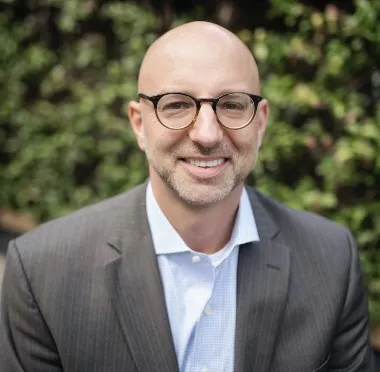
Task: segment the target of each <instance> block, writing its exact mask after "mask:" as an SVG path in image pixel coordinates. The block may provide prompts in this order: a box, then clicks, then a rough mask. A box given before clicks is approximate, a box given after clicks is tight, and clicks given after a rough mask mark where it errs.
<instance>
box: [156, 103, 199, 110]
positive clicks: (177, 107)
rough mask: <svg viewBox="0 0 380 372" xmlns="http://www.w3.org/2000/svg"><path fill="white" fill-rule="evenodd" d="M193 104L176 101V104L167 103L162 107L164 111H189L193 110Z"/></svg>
mask: <svg viewBox="0 0 380 372" xmlns="http://www.w3.org/2000/svg"><path fill="white" fill-rule="evenodd" d="M191 106H192V105H191V104H190V103H189V102H184V101H176V102H167V103H165V105H164V106H163V107H162V109H163V110H164V111H167V110H173V111H176V110H187V109H189V108H191Z"/></svg>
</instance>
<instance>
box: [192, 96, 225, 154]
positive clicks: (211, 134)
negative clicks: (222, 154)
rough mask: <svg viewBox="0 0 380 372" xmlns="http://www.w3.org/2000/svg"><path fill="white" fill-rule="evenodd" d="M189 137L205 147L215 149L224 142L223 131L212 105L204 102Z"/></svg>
mask: <svg viewBox="0 0 380 372" xmlns="http://www.w3.org/2000/svg"><path fill="white" fill-rule="evenodd" d="M189 137H190V139H191V140H192V141H194V142H197V143H199V144H200V145H202V146H203V147H213V146H215V145H217V144H219V143H220V142H221V141H222V138H223V129H222V128H221V126H220V125H219V123H218V121H217V119H216V115H215V112H214V110H213V108H212V106H211V105H210V103H206V102H204V103H203V102H202V104H201V108H200V110H199V113H198V117H197V119H196V121H195V122H194V124H193V125H192V126H191V128H190V131H189Z"/></svg>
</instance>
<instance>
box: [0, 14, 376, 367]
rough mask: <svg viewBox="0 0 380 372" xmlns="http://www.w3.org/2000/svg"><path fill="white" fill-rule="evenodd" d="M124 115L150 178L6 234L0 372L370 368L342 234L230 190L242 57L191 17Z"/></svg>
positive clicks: (238, 158)
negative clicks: (31, 227)
mask: <svg viewBox="0 0 380 372" xmlns="http://www.w3.org/2000/svg"><path fill="white" fill-rule="evenodd" d="M138 89H139V98H140V99H139V101H138V102H131V103H130V106H129V117H130V122H131V125H132V128H133V131H134V133H135V134H136V138H137V141H138V144H139V146H140V148H141V149H142V150H143V151H145V153H146V156H147V159H148V162H149V172H150V179H149V181H148V183H147V184H144V185H142V186H139V187H137V188H135V189H133V190H132V191H130V192H127V193H126V194H123V195H120V196H117V197H115V198H113V199H111V200H108V201H105V202H102V203H100V204H97V205H95V206H91V207H88V208H85V209H83V210H81V211H79V212H76V213H74V214H73V215H71V216H68V217H64V218H61V219H58V220H56V221H53V222H49V223H47V224H45V225H43V226H41V227H39V228H38V229H36V230H34V231H33V232H31V233H28V234H26V235H24V236H22V237H20V238H18V239H16V240H15V241H13V242H12V243H11V244H10V247H9V253H8V261H7V267H6V273H5V278H4V286H3V300H2V321H1V350H2V353H1V357H0V369H1V370H2V371H38V372H44V371H62V370H64V371H70V372H73V371H81V372H83V371H107V372H108V371H128V372H130V371H141V372H150V371H160V372H171V371H181V372H182V371H183V372H194V371H198V372H202V371H203V372H207V371H210V372H211V371H213V372H232V371H239V372H243V371H244V372H248V371H255V372H263V371H267V372H286V371H289V372H307V371H310V372H311V371H346V372H348V371H350V372H353V371H371V368H372V367H371V363H372V362H371V360H372V359H371V358H372V357H371V352H370V348H369V346H368V313H367V299H366V295H365V292H364V289H363V279H362V273H361V269H360V266H359V261H358V253H357V250H356V248H355V244H354V242H353V239H352V237H351V235H350V233H349V232H348V231H347V230H346V229H344V228H342V227H339V226H338V225H335V224H333V223H331V222H328V221H327V220H325V219H323V218H321V217H317V216H315V215H312V214H309V213H305V212H299V211H294V210H291V209H288V208H286V207H285V206H283V205H281V204H278V203H276V202H275V201H273V200H271V199H269V198H268V197H265V196H263V195H261V194H259V193H257V192H256V191H254V190H253V189H251V188H248V187H247V188H246V187H244V180H245V179H246V177H247V176H248V174H249V173H250V172H251V171H252V169H253V168H254V166H255V163H256V159H257V153H258V149H259V147H260V145H261V143H262V139H263V135H264V132H265V129H266V126H267V119H268V114H269V107H268V102H267V101H266V100H265V99H263V98H262V97H261V96H260V82H259V75H258V71H257V67H256V63H255V61H254V59H253V57H252V56H251V54H250V53H249V51H248V49H247V48H246V47H245V46H244V45H243V44H242V43H241V42H240V41H239V40H238V39H237V37H236V36H234V35H233V34H231V33H230V32H229V31H227V30H225V29H223V28H221V27H219V26H217V25H213V24H209V23H203V22H194V23H189V24H186V25H183V26H181V27H178V28H176V29H174V30H172V31H170V32H168V33H167V34H165V35H164V36H162V37H161V38H160V39H159V40H157V41H156V42H155V43H154V44H153V45H152V46H151V47H150V49H149V50H148V52H147V54H146V56H145V58H144V61H143V63H142V66H141V70H140V75H139V81H138Z"/></svg>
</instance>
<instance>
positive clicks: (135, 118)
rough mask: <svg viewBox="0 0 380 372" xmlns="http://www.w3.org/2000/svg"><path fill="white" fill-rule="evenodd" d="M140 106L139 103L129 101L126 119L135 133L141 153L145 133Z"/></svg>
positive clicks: (143, 149)
mask: <svg viewBox="0 0 380 372" xmlns="http://www.w3.org/2000/svg"><path fill="white" fill-rule="evenodd" d="M140 105H141V104H140V102H136V101H131V102H130V103H129V105H128V117H129V122H130V124H131V127H132V129H133V132H134V133H135V136H136V140H137V144H138V145H139V147H140V149H141V150H142V151H145V133H144V125H143V122H142V114H141V107H140Z"/></svg>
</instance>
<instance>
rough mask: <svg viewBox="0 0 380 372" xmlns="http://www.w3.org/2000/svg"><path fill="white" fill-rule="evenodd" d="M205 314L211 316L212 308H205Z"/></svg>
mask: <svg viewBox="0 0 380 372" xmlns="http://www.w3.org/2000/svg"><path fill="white" fill-rule="evenodd" d="M205 314H206V315H211V314H212V309H211V307H208V306H207V307H206V308H205Z"/></svg>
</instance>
